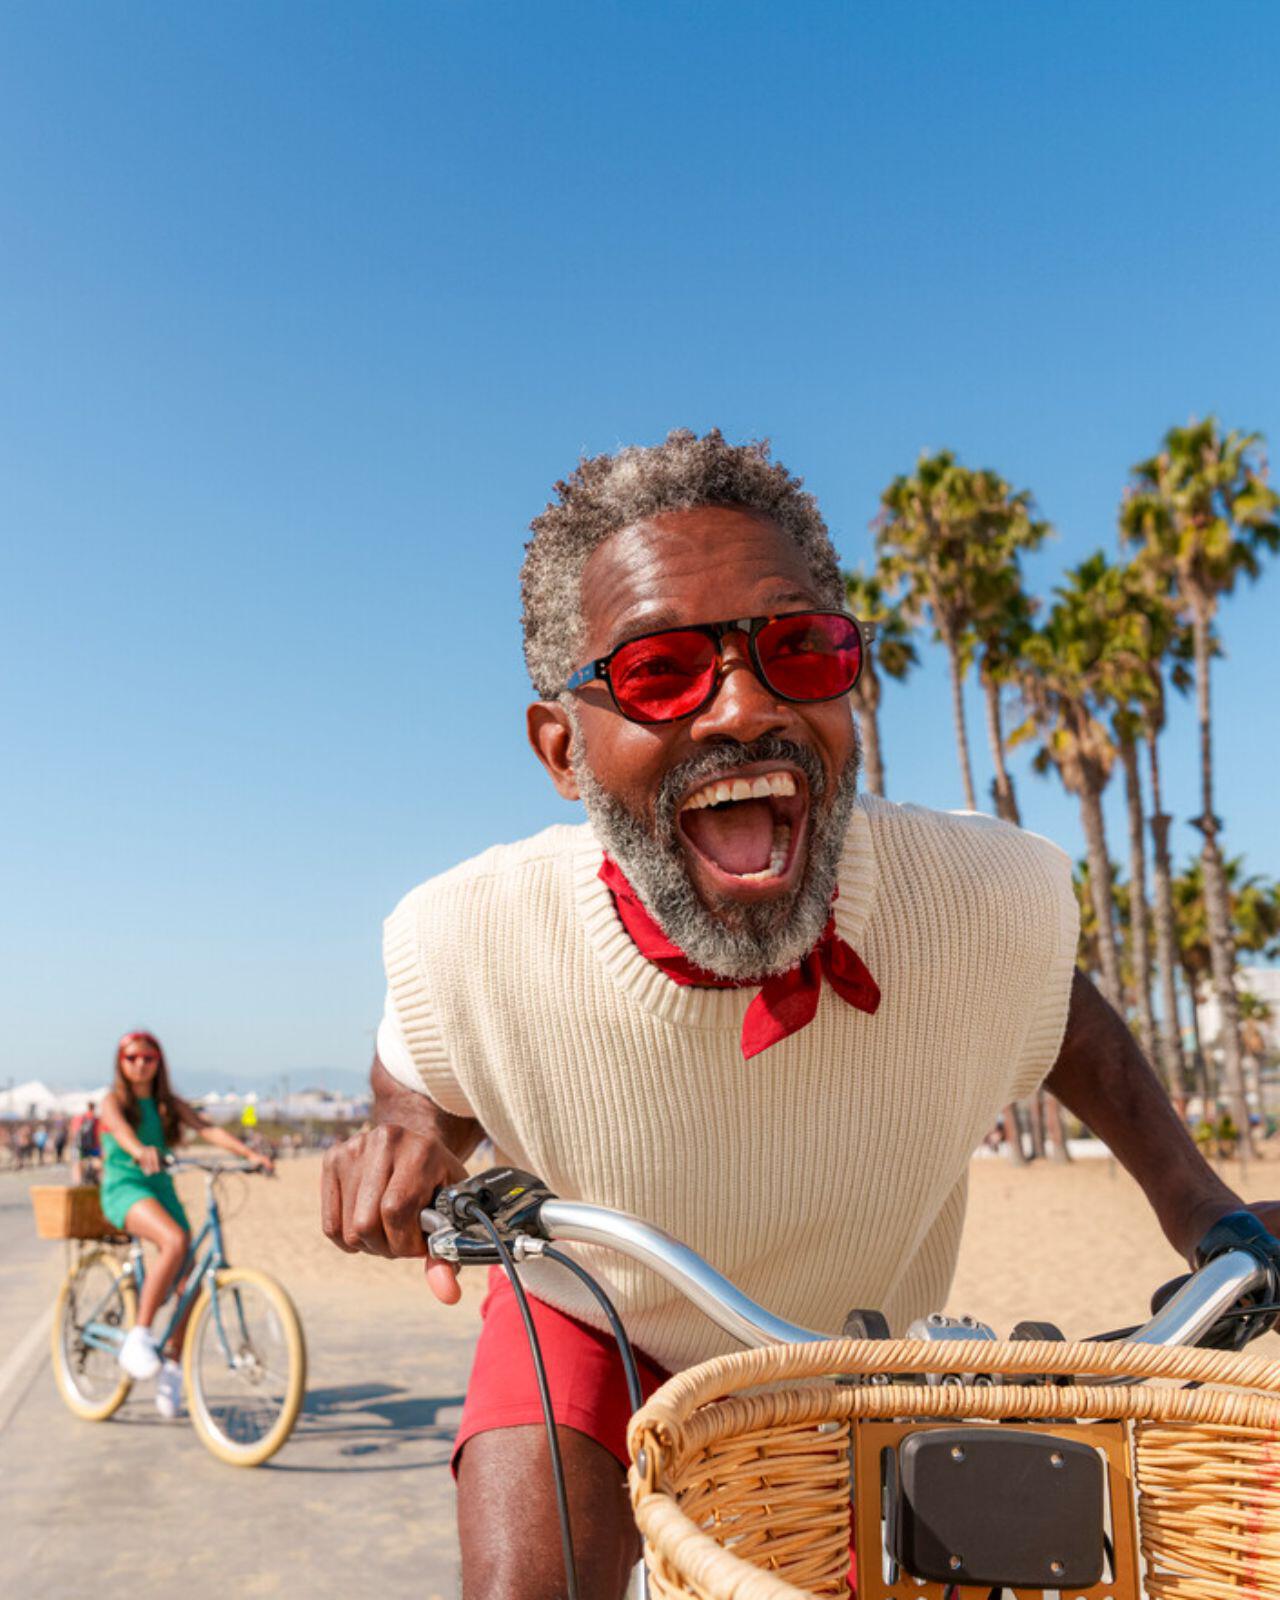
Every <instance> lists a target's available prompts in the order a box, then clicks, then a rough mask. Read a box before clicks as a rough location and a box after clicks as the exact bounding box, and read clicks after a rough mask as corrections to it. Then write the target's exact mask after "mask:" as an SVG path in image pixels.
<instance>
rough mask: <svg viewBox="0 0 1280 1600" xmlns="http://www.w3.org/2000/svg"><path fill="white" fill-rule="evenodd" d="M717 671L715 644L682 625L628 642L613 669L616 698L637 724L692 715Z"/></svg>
mask: <svg viewBox="0 0 1280 1600" xmlns="http://www.w3.org/2000/svg"><path fill="white" fill-rule="evenodd" d="M715 674H716V647H715V645H714V644H713V643H712V642H711V640H710V639H708V638H707V636H706V634H703V633H693V632H688V631H685V630H683V629H675V630H673V631H671V632H670V633H653V634H650V635H649V637H648V638H646V639H635V640H633V641H632V642H631V643H630V644H627V645H623V647H622V649H621V650H619V651H618V653H617V655H615V656H614V658H613V661H612V662H611V664H610V667H609V681H610V683H611V684H612V685H613V694H614V698H615V699H616V700H617V702H618V705H619V706H620V707H621V708H622V710H623V711H624V712H625V714H626V715H627V716H629V717H634V718H635V720H636V721H637V722H671V721H674V720H675V718H676V717H687V716H688V715H689V713H690V712H691V711H696V710H697V709H698V707H699V706H700V705H701V704H702V702H703V701H704V700H705V699H706V697H707V694H708V692H709V691H710V689H711V685H712V683H713V682H714V681H715Z"/></svg>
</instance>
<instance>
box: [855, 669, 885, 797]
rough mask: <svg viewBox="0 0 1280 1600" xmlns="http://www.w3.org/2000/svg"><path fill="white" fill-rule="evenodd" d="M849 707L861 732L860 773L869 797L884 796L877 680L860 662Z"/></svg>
mask: <svg viewBox="0 0 1280 1600" xmlns="http://www.w3.org/2000/svg"><path fill="white" fill-rule="evenodd" d="M853 706H854V710H855V711H856V712H857V713H858V726H859V728H860V730H861V732H862V770H863V773H864V774H865V779H866V788H867V792H868V793H869V794H877V795H880V796H881V797H882V798H883V796H884V756H883V754H882V753H881V749H880V680H879V678H878V677H877V676H876V671H875V668H874V667H873V666H872V664H871V660H870V656H869V655H868V658H867V659H866V660H865V661H864V663H863V667H862V677H861V678H860V679H859V680H858V687H857V688H856V689H855V690H854V691H853Z"/></svg>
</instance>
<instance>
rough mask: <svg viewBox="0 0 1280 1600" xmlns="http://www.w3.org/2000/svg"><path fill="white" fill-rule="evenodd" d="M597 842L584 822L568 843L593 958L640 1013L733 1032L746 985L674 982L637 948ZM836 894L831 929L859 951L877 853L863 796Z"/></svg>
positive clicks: (748, 993)
mask: <svg viewBox="0 0 1280 1600" xmlns="http://www.w3.org/2000/svg"><path fill="white" fill-rule="evenodd" d="M603 855H604V852H603V851H602V849H601V847H600V844H599V842H598V841H597V839H596V837H595V835H594V834H593V833H592V831H591V829H590V828H589V827H587V828H583V829H582V830H581V832H580V834H579V836H578V842H577V844H576V845H575V848H574V858H573V878H574V885H573V887H574V899H575V901H576V903H577V907H578V911H579V914H580V915H581V917H582V921H583V926H584V927H585V928H586V931H587V938H588V940H589V942H590V944H591V947H592V949H593V950H594V952H595V955H596V957H597V959H598V960H599V961H600V962H601V964H602V965H603V966H604V967H605V968H606V969H607V970H608V972H609V975H610V976H611V977H612V978H613V980H614V982H615V983H617V985H618V986H619V988H621V989H624V990H626V992H627V993H628V994H630V996H631V997H632V999H634V1000H635V1001H636V1002H637V1003H638V1004H639V1005H641V1006H643V1007H644V1008H645V1010H646V1011H650V1012H652V1013H653V1014H654V1015H655V1016H660V1017H663V1018H665V1019H666V1020H668V1021H670V1022H676V1023H679V1024H680V1025H681V1026H683V1027H691V1028H706V1029H720V1028H724V1029H728V1030H732V1031H733V1032H735V1033H738V1032H740V1031H741V1029H742V1018H743V1014H744V1013H745V1011H746V1009H747V1007H748V1006H749V1005H750V1004H751V1001H752V998H753V996H754V991H753V990H751V989H700V988H692V987H689V986H686V985H681V984H678V983H674V982H673V981H672V980H671V979H670V978H668V977H667V976H666V974H665V973H663V972H662V971H661V970H660V969H659V968H658V967H656V966H654V964H653V963H652V962H651V961H646V960H645V958H644V957H643V956H642V955H641V954H640V952H639V950H637V949H636V947H635V945H634V943H633V942H632V939H631V936H630V934H628V932H627V930H626V929H625V928H624V927H623V925H622V922H621V920H620V918H619V916H618V913H617V911H616V910H615V909H614V904H613V897H612V895H611V894H610V893H609V890H608V888H607V886H606V885H605V884H603V883H601V881H600V877H599V873H600V862H601V860H602V859H603ZM839 884H840V897H839V899H838V900H837V901H836V903H835V919H836V932H837V933H838V934H839V935H840V937H841V938H842V939H844V940H846V941H847V942H848V943H849V944H851V945H852V946H853V947H854V949H855V950H857V949H861V947H862V944H863V935H864V933H865V931H866V928H867V925H868V923H869V922H870V920H871V913H872V910H873V908H874V906H875V899H876V884H877V873H876V858H875V850H874V848H873V846H872V842H871V825H870V823H869V822H868V821H867V816H866V812H865V811H864V809H863V806H862V801H861V797H859V799H858V800H857V801H855V803H854V807H853V812H852V814H851V816H850V818H849V829H848V832H847V833H846V834H845V841H844V851H843V853H842V854H841V858H840V873H839Z"/></svg>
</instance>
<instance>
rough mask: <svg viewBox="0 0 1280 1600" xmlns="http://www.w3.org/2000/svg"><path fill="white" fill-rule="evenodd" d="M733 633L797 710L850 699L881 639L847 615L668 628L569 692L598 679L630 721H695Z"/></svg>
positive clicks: (582, 670)
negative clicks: (870, 647)
mask: <svg viewBox="0 0 1280 1600" xmlns="http://www.w3.org/2000/svg"><path fill="white" fill-rule="evenodd" d="M727 633H743V634H745V635H746V638H747V652H748V654H749V655H750V657H751V665H752V666H753V668H754V669H755V672H756V676H757V677H758V678H759V679H760V681H761V683H763V684H764V686H765V687H766V688H767V689H769V690H770V691H771V692H772V693H773V694H776V695H777V697H778V699H779V700H790V701H792V702H794V703H796V704H798V705H803V704H807V703H811V702H814V701H819V700H837V699H839V697H840V696H841V695H844V694H848V693H849V691H850V689H852V688H853V686H854V684H856V683H857V681H858V677H859V675H860V674H861V672H862V663H863V660H864V658H865V655H866V646H867V644H868V643H869V642H870V640H871V639H873V638H874V637H875V629H874V627H873V626H872V625H871V624H870V623H866V622H859V621H858V620H857V619H856V618H854V617H851V616H849V614H848V613H847V612H844V611H792V612H789V613H788V614H787V615H785V616H780V617H742V618H740V619H739V620H737V621H733V622H704V623H699V624H696V625H695V626H693V627H689V628H663V629H662V630H661V631H660V632H658V633H645V634H641V636H640V637H639V638H638V639H628V640H627V641H626V642H625V643H624V644H620V645H619V646H618V647H617V649H615V650H611V651H610V652H609V654H608V655H607V656H602V657H601V658H600V659H599V660H598V661H589V662H588V663H587V665H586V666H585V667H579V668H578V670H577V671H576V672H575V673H574V674H573V676H572V677H571V678H570V679H569V681H568V683H566V684H565V688H566V689H567V690H573V689H581V688H582V686H583V684H586V683H590V682H591V681H592V679H593V678H600V679H602V680H603V681H604V682H605V683H606V684H608V686H609V693H610V694H611V695H612V696H613V703H614V705H615V706H617V708H618V710H619V711H620V712H621V713H622V715H623V716H624V717H626V718H627V720H628V721H629V722H676V721H678V720H679V718H681V717H691V716H693V715H694V714H695V713H696V712H699V711H701V710H702V709H703V707H704V706H706V705H707V704H709V702H710V701H711V700H712V698H713V697H714V696H715V693H716V690H717V689H718V688H719V686H720V678H721V675H722V672H723V651H724V637H725V635H726V634H727Z"/></svg>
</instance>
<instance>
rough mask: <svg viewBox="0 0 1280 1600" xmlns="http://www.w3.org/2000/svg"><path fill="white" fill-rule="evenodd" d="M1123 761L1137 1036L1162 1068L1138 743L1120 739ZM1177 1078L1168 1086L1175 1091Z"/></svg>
mask: <svg viewBox="0 0 1280 1600" xmlns="http://www.w3.org/2000/svg"><path fill="white" fill-rule="evenodd" d="M1119 744H1120V760H1121V763H1122V764H1123V766H1124V795H1125V801H1126V803H1127V805H1128V809H1129V936H1130V939H1131V940H1132V945H1133V981H1134V988H1135V989H1136V991H1137V1002H1138V1037H1139V1039H1140V1040H1141V1043H1142V1049H1143V1051H1144V1053H1145V1055H1146V1058H1147V1060H1148V1061H1150V1062H1151V1064H1152V1065H1153V1066H1154V1067H1156V1068H1157V1070H1161V1069H1162V1066H1163V1064H1162V1062H1161V1060H1160V1057H1159V1054H1158V1053H1157V1050H1156V1019H1155V1012H1154V1011H1153V1010H1152V1008H1151V944H1150V935H1149V929H1150V921H1149V917H1148V911H1147V852H1146V850H1145V848H1144V846H1143V839H1142V774H1141V773H1140V772H1139V770H1138V746H1137V744H1136V743H1135V742H1134V740H1133V739H1132V738H1131V737H1130V738H1121V739H1120V741H1119ZM1178 1087H1179V1085H1178V1083H1177V1080H1176V1079H1175V1080H1174V1082H1172V1083H1169V1082H1167V1081H1166V1083H1165V1088H1166V1090H1167V1091H1168V1092H1169V1093H1170V1094H1173V1093H1175V1092H1176V1091H1177V1089H1178Z"/></svg>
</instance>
